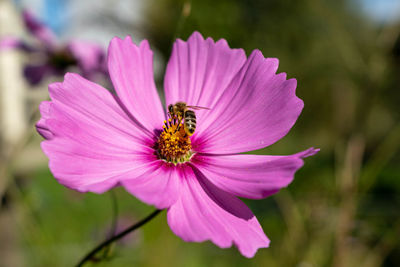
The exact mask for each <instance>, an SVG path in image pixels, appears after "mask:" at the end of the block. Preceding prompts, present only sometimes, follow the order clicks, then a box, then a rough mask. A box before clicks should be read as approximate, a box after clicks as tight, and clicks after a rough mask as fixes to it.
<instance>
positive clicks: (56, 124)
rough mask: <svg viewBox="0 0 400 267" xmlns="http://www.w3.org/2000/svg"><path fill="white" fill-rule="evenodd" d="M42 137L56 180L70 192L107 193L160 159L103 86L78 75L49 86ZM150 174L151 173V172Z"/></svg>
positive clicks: (40, 128) (144, 133) (40, 127)
mask: <svg viewBox="0 0 400 267" xmlns="http://www.w3.org/2000/svg"><path fill="white" fill-rule="evenodd" d="M49 92H50V97H51V99H52V101H51V102H50V101H48V102H43V104H42V105H41V108H40V110H41V112H42V118H41V120H40V121H39V122H38V124H37V129H38V132H39V133H41V134H42V136H44V137H45V138H47V139H48V140H46V141H44V142H42V149H43V151H44V152H45V154H46V155H47V156H48V157H49V159H50V163H49V166H50V169H51V171H52V173H53V174H54V176H55V177H56V179H57V180H58V181H59V182H60V183H62V184H64V185H65V186H68V187H70V188H73V189H76V190H79V191H82V192H85V191H92V192H97V193H101V192H104V191H105V190H107V189H109V188H110V187H112V186H114V185H116V183H117V182H118V181H120V180H121V179H123V178H132V177H135V176H134V175H135V172H137V169H138V168H141V167H142V166H146V164H148V162H151V160H154V157H155V156H154V155H153V153H154V150H153V149H152V148H151V147H150V145H149V144H152V143H153V142H154V140H153V138H154V136H152V135H149V134H147V131H143V129H141V128H140V126H139V125H138V124H137V123H136V122H135V119H134V118H132V117H130V116H129V115H128V114H127V113H126V112H125V111H124V110H123V109H122V108H121V107H120V106H119V104H118V102H117V100H116V99H115V98H114V96H113V95H112V94H111V93H110V92H108V91H107V90H106V89H104V88H103V87H101V86H99V85H97V84H94V83H92V82H89V81H88V80H85V79H84V78H82V77H80V76H79V75H77V74H67V75H66V76H65V80H64V82H63V83H53V84H50V86H49ZM146 170H147V169H146Z"/></svg>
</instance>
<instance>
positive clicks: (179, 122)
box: [174, 117, 182, 133]
mask: <svg viewBox="0 0 400 267" xmlns="http://www.w3.org/2000/svg"><path fill="white" fill-rule="evenodd" d="M181 122H182V117H180V118H178V127H176V129H175V132H174V133H176V132H177V131H179V130H180V128H181Z"/></svg>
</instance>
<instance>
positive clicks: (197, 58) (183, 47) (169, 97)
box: [164, 32, 246, 114]
mask: <svg viewBox="0 0 400 267" xmlns="http://www.w3.org/2000/svg"><path fill="white" fill-rule="evenodd" d="M245 61H246V55H245V53H244V50H243V49H231V48H230V47H229V46H228V44H227V42H226V41H225V40H224V39H221V40H219V41H217V42H214V40H213V39H211V38H207V39H206V40H204V39H203V36H201V34H200V33H198V32H194V33H193V34H192V35H191V36H190V37H189V39H188V41H187V42H184V41H182V40H179V39H178V40H177V41H176V42H175V43H174V47H173V50H172V54H171V58H170V60H169V62H168V65H167V70H166V74H165V80H164V87H165V98H166V103H167V105H168V104H174V103H176V102H178V101H184V102H186V103H187V104H188V105H195V106H202V107H209V108H210V107H213V106H214V104H215V103H216V101H217V100H218V98H219V97H220V96H221V95H222V93H223V92H224V90H225V89H226V88H227V86H228V85H229V83H230V82H231V81H232V79H233V77H234V76H235V74H236V73H237V72H238V71H239V70H240V68H241V67H242V65H243V64H244V62H245ZM199 114H201V112H200V111H199Z"/></svg>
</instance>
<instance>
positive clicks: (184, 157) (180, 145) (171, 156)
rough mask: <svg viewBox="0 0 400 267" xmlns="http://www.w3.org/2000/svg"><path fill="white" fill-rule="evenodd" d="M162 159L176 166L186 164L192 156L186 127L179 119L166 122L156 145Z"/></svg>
mask: <svg viewBox="0 0 400 267" xmlns="http://www.w3.org/2000/svg"><path fill="white" fill-rule="evenodd" d="M156 148H157V152H158V155H159V157H160V158H161V159H163V160H165V161H167V162H172V163H174V164H177V163H182V162H186V161H188V160H189V159H190V157H191V156H192V154H193V153H192V151H191V149H192V143H191V141H190V138H189V136H188V135H187V134H186V132H185V129H184V126H183V124H182V122H181V123H178V120H177V119H169V120H168V122H167V121H164V125H163V131H162V133H161V134H160V136H159V137H158V140H157V144H156Z"/></svg>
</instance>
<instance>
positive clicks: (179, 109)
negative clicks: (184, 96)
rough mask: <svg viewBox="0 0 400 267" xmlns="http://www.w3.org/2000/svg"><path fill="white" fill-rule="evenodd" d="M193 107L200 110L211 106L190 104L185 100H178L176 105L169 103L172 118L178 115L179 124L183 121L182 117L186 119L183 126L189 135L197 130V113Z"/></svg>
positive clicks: (169, 112)
mask: <svg viewBox="0 0 400 267" xmlns="http://www.w3.org/2000/svg"><path fill="white" fill-rule="evenodd" d="M192 109H194V110H198V109H209V108H205V107H199V106H188V105H186V103H185V102H176V103H175V104H174V105H172V104H169V105H168V114H169V115H170V117H171V118H175V117H176V118H177V119H178V125H179V124H180V123H181V122H182V119H184V123H183V127H184V130H185V133H186V134H187V135H189V136H192V135H193V134H194V131H195V130H196V114H195V113H194V111H193V110H192Z"/></svg>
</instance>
